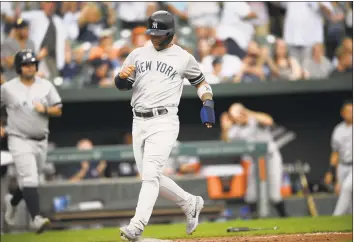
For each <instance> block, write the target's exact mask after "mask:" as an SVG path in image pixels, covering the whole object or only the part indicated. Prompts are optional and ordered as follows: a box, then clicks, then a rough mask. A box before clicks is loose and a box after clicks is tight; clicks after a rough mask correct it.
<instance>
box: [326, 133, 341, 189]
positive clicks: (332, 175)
mask: <svg viewBox="0 0 354 242" xmlns="http://www.w3.org/2000/svg"><path fill="white" fill-rule="evenodd" d="M331 147H332V152H331V155H330V158H329V162H330V164H329V169H328V172H327V173H326V176H325V183H326V184H332V183H333V182H336V180H337V177H336V175H337V166H338V161H339V153H338V150H339V141H338V140H337V135H336V131H334V132H333V134H332V138H331Z"/></svg>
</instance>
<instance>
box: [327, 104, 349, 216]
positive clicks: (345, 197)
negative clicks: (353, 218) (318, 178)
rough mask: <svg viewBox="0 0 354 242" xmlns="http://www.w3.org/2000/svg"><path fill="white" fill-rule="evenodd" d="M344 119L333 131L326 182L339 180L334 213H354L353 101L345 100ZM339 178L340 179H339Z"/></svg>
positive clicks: (342, 113) (342, 109) (342, 112)
mask: <svg viewBox="0 0 354 242" xmlns="http://www.w3.org/2000/svg"><path fill="white" fill-rule="evenodd" d="M341 116H342V118H343V121H342V122H340V123H339V124H338V125H337V126H336V127H335V128H334V131H333V133H332V140H331V146H332V153H331V157H330V171H329V173H328V174H327V177H326V180H327V181H326V182H327V183H329V182H333V180H334V181H336V182H337V185H336V187H337V189H336V190H337V192H338V190H339V198H338V201H337V204H336V208H335V210H334V212H333V215H335V216H340V215H344V214H352V213H353V210H352V209H353V207H352V204H353V103H352V102H345V103H344V105H343V106H342V108H341ZM337 178H338V179H337Z"/></svg>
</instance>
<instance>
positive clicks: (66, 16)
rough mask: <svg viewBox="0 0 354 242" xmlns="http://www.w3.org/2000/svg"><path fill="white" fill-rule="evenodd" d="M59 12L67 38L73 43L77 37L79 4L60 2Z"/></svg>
mask: <svg viewBox="0 0 354 242" xmlns="http://www.w3.org/2000/svg"><path fill="white" fill-rule="evenodd" d="M60 12H61V16H62V18H63V22H64V24H65V26H66V27H67V31H68V38H69V39H70V40H73V41H74V40H76V39H77V38H78V37H79V23H78V22H79V17H80V10H79V3H78V2H62V5H61V9H60Z"/></svg>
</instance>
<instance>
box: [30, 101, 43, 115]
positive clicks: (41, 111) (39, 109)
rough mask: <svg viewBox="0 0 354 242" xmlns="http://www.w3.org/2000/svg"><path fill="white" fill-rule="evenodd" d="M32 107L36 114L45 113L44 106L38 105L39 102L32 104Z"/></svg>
mask: <svg viewBox="0 0 354 242" xmlns="http://www.w3.org/2000/svg"><path fill="white" fill-rule="evenodd" d="M33 106H34V109H35V110H36V111H37V112H38V113H44V112H45V106H44V105H43V104H42V103H40V102H33Z"/></svg>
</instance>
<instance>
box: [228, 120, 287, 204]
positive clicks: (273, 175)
mask: <svg viewBox="0 0 354 242" xmlns="http://www.w3.org/2000/svg"><path fill="white" fill-rule="evenodd" d="M228 138H229V139H230V140H237V139H239V140H247V141H248V142H267V144H268V154H267V157H266V160H267V175H268V176H267V179H268V191H269V198H270V200H271V201H272V202H273V203H278V202H280V201H282V196H281V181H282V171H283V168H282V163H283V161H282V156H281V154H280V152H279V149H278V147H277V145H276V143H275V142H274V139H273V137H272V135H271V133H270V131H269V130H268V129H267V128H264V127H261V126H260V125H259V123H258V122H257V120H256V119H255V118H252V117H251V118H249V121H248V123H247V124H246V125H233V126H232V127H231V128H230V129H229V131H228ZM247 158H248V159H250V157H247ZM252 163H253V162H252ZM256 175H257V174H256V172H255V166H254V165H253V164H252V165H251V167H250V171H249V176H248V181H247V191H246V195H245V201H246V202H247V203H255V202H256V201H257V186H256Z"/></svg>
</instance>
